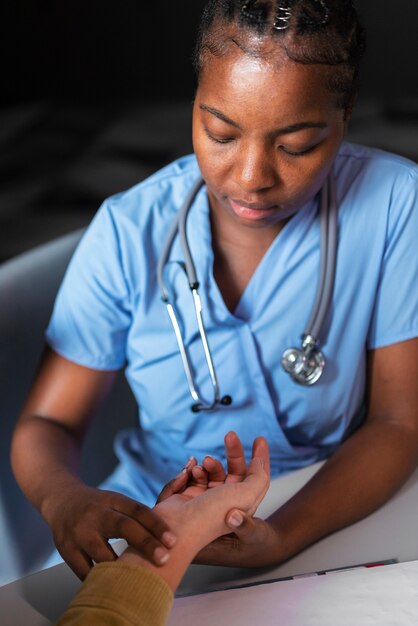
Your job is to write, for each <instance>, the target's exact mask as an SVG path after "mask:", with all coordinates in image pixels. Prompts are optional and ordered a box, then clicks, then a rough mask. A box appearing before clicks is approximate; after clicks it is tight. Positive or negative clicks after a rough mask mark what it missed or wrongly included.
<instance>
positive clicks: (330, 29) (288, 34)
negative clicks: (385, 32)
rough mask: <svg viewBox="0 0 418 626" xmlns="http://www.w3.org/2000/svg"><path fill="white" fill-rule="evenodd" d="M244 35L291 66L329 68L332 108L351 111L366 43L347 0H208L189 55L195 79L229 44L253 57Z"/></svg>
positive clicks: (350, 0)
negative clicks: (273, 45)
mask: <svg viewBox="0 0 418 626" xmlns="http://www.w3.org/2000/svg"><path fill="white" fill-rule="evenodd" d="M229 26H235V29H234V31H231V29H230V28H228V27H229ZM232 32H233V33H234V34H232ZM248 34H253V35H256V36H257V37H258V38H259V39H266V38H272V39H273V40H275V41H277V45H278V46H280V47H281V49H282V50H284V51H285V53H286V55H287V56H288V58H290V59H291V60H292V61H294V62H296V63H303V64H322V65H328V66H331V67H334V68H335V71H332V72H330V73H329V78H328V81H327V83H328V84H327V86H328V88H329V89H330V91H331V92H332V93H335V94H336V95H337V106H338V107H340V108H342V109H346V110H350V109H351V108H352V106H353V103H354V100H355V96H356V93H357V82H358V74H359V66H360V61H361V59H362V57H363V54H364V52H365V43H366V37H365V31H364V29H363V27H362V25H361V24H360V21H359V19H358V15H357V12H356V9H355V7H354V3H353V0H209V1H208V2H207V4H206V6H205V8H204V10H203V14H202V18H201V23H200V28H199V33H198V38H197V43H196V48H195V52H194V56H193V61H194V67H195V70H196V73H197V76H198V78H199V76H200V74H201V71H202V69H203V67H204V64H205V60H206V58H207V56H208V54H212V55H215V56H223V55H224V54H225V53H226V52H227V50H228V49H229V46H230V45H231V44H234V45H236V46H238V47H240V48H241V49H242V50H244V51H245V52H246V53H247V54H252V55H255V56H259V55H260V48H259V47H258V48H257V47H256V46H254V45H252V44H251V39H249V38H248V37H246V36H247V35H248ZM261 54H262V53H261Z"/></svg>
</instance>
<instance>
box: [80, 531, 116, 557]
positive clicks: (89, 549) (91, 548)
mask: <svg viewBox="0 0 418 626" xmlns="http://www.w3.org/2000/svg"><path fill="white" fill-rule="evenodd" d="M83 548H84V552H85V553H86V554H87V555H88V556H89V558H90V559H92V560H93V561H94V562H95V563H103V562H105V561H116V560H117V558H118V556H117V554H116V552H114V550H113V549H112V547H111V546H110V544H109V543H108V542H107V541H106V539H105V538H104V537H97V538H95V539H91V540H90V542H89V543H88V545H84V546H83Z"/></svg>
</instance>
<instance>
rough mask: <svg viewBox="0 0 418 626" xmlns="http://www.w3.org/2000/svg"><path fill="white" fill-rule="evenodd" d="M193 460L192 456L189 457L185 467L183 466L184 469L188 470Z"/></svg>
mask: <svg viewBox="0 0 418 626" xmlns="http://www.w3.org/2000/svg"><path fill="white" fill-rule="evenodd" d="M194 460H195V458H194V456H191V457H190V458H189V460H188V461H187V463H186V465H185V466H184V469H186V470H188V469H189V468H190V466H191V465H192V463H193V461H194Z"/></svg>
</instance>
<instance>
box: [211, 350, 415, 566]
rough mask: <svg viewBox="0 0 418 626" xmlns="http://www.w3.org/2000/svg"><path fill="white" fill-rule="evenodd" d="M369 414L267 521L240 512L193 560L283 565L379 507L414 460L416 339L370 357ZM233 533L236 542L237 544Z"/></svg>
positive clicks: (408, 473)
mask: <svg viewBox="0 0 418 626" xmlns="http://www.w3.org/2000/svg"><path fill="white" fill-rule="evenodd" d="M368 373H369V378H368V414H367V419H366V421H365V423H364V424H363V426H362V427H361V428H360V429H359V430H358V431H357V432H356V433H354V435H353V436H351V437H350V438H349V439H347V440H346V441H345V442H344V443H343V444H342V445H341V446H340V448H339V449H338V450H337V451H336V452H335V454H334V455H333V456H332V457H331V458H330V459H329V460H328V461H327V462H326V463H325V464H324V465H323V466H322V468H321V469H320V470H319V472H318V473H317V474H316V475H315V476H314V477H313V478H312V479H311V480H310V481H309V483H307V484H306V485H305V486H304V487H303V489H301V490H300V491H299V492H298V493H297V494H296V495H295V496H294V497H293V498H291V499H290V500H289V501H288V502H287V503H286V504H284V506H282V507H281V508H280V509H278V510H277V511H276V512H275V513H273V515H271V516H270V517H269V519H268V520H266V521H265V522H264V521H262V520H257V519H251V518H249V517H248V516H246V515H241V518H242V520H243V521H242V524H241V525H240V526H239V527H233V526H231V530H234V533H235V535H234V536H232V537H231V536H229V537H223V538H221V539H219V540H217V541H216V542H214V543H213V544H212V545H211V546H209V547H208V548H206V549H205V550H204V551H202V553H201V554H200V555H199V558H198V562H202V563H217V564H221V565H233V566H245V567H255V566H263V565H270V564H275V563H280V562H282V561H284V560H286V559H288V558H290V557H292V556H293V555H295V554H297V553H298V552H300V551H301V550H303V549H304V548H306V547H307V546H309V545H310V544H312V543H314V542H315V541H317V540H318V539H320V538H322V537H324V536H326V535H328V534H330V533H332V532H334V531H336V530H338V529H340V528H343V527H345V526H348V525H349V524H352V523H353V522H356V521H358V520H359V519H361V518H363V517H365V516H366V515H368V514H370V513H372V512H373V511H374V510H376V509H377V508H378V507H380V506H381V505H382V504H384V503H385V502H386V501H387V500H388V499H389V498H390V497H391V496H392V495H393V494H394V493H395V492H396V491H397V489H399V488H400V486H401V485H402V484H403V483H404V482H405V481H406V480H407V478H408V477H409V476H410V475H411V473H412V472H413V471H414V469H415V468H416V467H417V465H418V384H417V381H418V339H412V340H409V341H405V342H402V343H398V344H394V345H391V346H388V347H384V348H379V349H376V350H374V351H372V352H370V354H369V364H368ZM237 537H238V539H239V540H238V541H237Z"/></svg>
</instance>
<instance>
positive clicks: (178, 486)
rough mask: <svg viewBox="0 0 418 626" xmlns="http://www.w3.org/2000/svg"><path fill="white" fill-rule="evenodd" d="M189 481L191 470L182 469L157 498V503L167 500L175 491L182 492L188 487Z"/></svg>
mask: <svg viewBox="0 0 418 626" xmlns="http://www.w3.org/2000/svg"><path fill="white" fill-rule="evenodd" d="M188 481H189V472H188V470H187V468H186V467H185V468H184V469H182V470H181V472H180V474H178V475H177V476H176V477H175V478H172V479H171V480H170V481H169V482H168V483H167V484H166V485H165V487H163V489H162V490H161V492H160V495H159V496H158V498H157V501H156V504H158V503H159V502H162V501H163V500H167V498H169V497H170V496H172V495H174V494H175V493H181V492H182V491H184V489H185V488H186V487H187V483H188Z"/></svg>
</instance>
